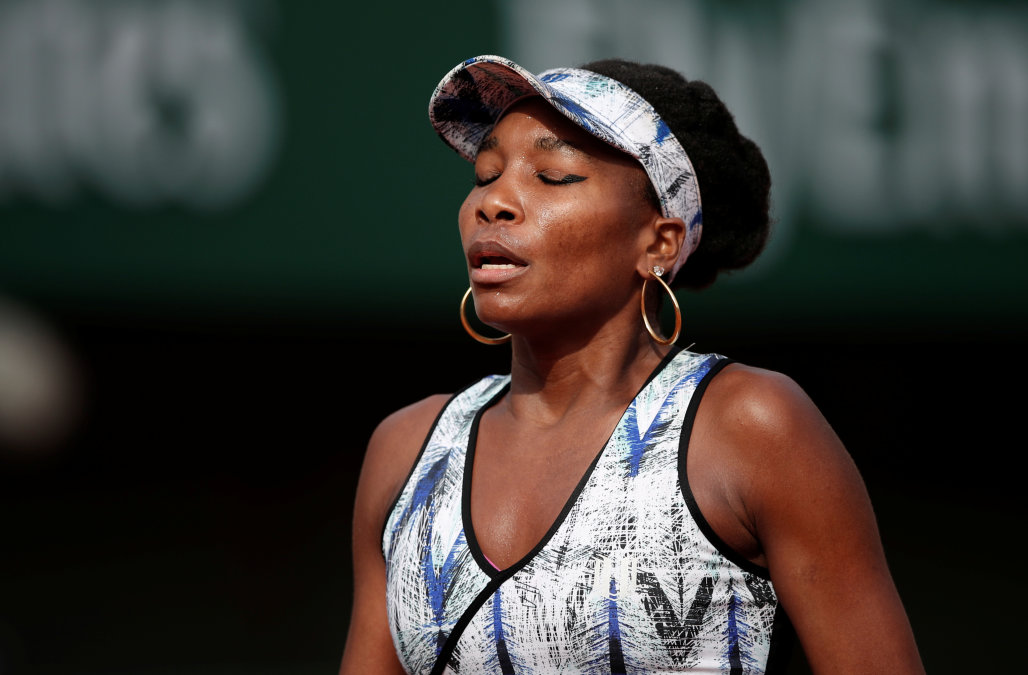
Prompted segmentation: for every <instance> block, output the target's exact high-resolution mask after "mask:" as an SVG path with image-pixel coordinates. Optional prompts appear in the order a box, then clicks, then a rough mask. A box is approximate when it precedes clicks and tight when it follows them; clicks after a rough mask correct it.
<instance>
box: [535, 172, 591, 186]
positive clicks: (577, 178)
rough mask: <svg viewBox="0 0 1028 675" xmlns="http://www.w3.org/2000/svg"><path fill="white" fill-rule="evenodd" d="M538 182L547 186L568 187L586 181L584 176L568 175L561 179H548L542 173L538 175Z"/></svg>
mask: <svg viewBox="0 0 1028 675" xmlns="http://www.w3.org/2000/svg"><path fill="white" fill-rule="evenodd" d="M538 176H539V180H541V181H542V182H544V183H546V184H547V185H569V184H571V183H581V182H582V181H584V180H585V179H586V177H585V176H579V175H578V174H574V173H569V174H568V175H566V176H564V177H563V178H556V179H554V178H550V177H549V176H547V175H546V174H544V173H540V174H538Z"/></svg>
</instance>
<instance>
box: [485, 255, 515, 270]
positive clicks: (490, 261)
mask: <svg viewBox="0 0 1028 675" xmlns="http://www.w3.org/2000/svg"><path fill="white" fill-rule="evenodd" d="M518 266H519V265H518V264H517V263H515V262H513V261H512V260H510V259H509V258H502V257H498V256H483V257H482V258H481V259H479V261H478V267H479V268H480V269H483V270H512V269H514V268H515V267H518Z"/></svg>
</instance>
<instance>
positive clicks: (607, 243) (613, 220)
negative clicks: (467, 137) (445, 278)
mask: <svg viewBox="0 0 1028 675" xmlns="http://www.w3.org/2000/svg"><path fill="white" fill-rule="evenodd" d="M647 180H648V178H647V176H646V173H645V171H644V170H643V169H642V167H641V166H640V165H639V164H638V162H636V161H635V160H634V159H633V158H631V157H629V156H628V155H625V154H624V153H621V152H619V151H617V150H615V149H613V148H611V147H610V146H608V145H606V144H605V143H603V142H602V141H600V140H598V139H596V138H595V137H593V136H591V135H590V134H588V133H587V132H585V131H584V130H582V129H580V128H579V127H577V126H576V125H575V124H573V123H572V122H570V121H569V120H568V119H567V118H565V117H564V116H563V115H561V114H560V113H559V112H557V111H556V110H554V109H553V108H552V107H550V106H549V105H548V104H547V103H545V102H544V101H543V100H542V99H539V98H531V99H526V100H525V101H523V102H520V103H518V104H516V105H515V106H513V107H512V108H511V109H510V110H509V111H508V112H507V113H506V114H505V115H504V117H503V118H502V119H501V120H500V122H499V123H498V124H497V125H496V126H495V127H494V129H493V132H492V134H491V135H490V136H489V137H487V138H486V139H485V140H484V141H483V143H482V146H481V148H480V150H479V154H478V157H477V159H476V161H475V186H474V187H473V188H472V190H471V192H470V194H469V195H468V196H467V199H465V200H464V203H463V205H462V206H461V209H460V215H459V224H460V235H461V241H462V243H463V247H464V252H465V254H466V258H467V263H468V270H469V276H470V278H471V284H472V288H473V289H474V298H475V311H476V312H477V314H478V316H479V318H481V319H482V320H483V321H484V322H486V323H487V324H489V325H491V326H493V327H495V328H498V329H500V330H504V331H507V332H514V333H521V334H526V333H530V332H533V331H539V330H545V329H546V328H547V327H549V328H550V329H552V330H561V331H566V330H568V329H569V328H571V327H575V326H580V327H587V326H592V327H595V324H596V322H603V321H606V320H608V319H609V318H610V317H612V316H614V315H615V314H617V313H619V312H622V311H626V309H627V308H628V307H629V305H631V303H632V302H633V301H634V302H637V298H638V296H637V292H638V290H639V287H640V285H641V281H640V276H639V273H638V271H637V270H638V269H640V265H643V266H642V267H641V269H646V267H645V263H644V262H641V261H643V259H644V258H645V256H646V250H647V247H648V246H651V245H652V238H653V235H652V228H651V227H647V226H648V225H651V224H652V223H653V222H654V219H656V218H659V216H660V214H659V212H658V211H657V209H656V208H655V207H654V205H653V204H652V203H651V202H650V201H649V200H647V199H646V197H645V194H646V193H645V185H646V181H647ZM629 311H635V312H636V314H637V313H638V308H637V306H633V307H632V309H631V310H629Z"/></svg>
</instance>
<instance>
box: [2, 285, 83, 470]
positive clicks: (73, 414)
mask: <svg viewBox="0 0 1028 675" xmlns="http://www.w3.org/2000/svg"><path fill="white" fill-rule="evenodd" d="M79 385H80V383H79V376H78V372H77V368H76V367H75V364H74V359H73V358H72V355H71V353H70V352H69V350H68V349H67V347H66V346H65V345H64V344H63V343H62V342H61V340H59V339H58V337H57V336H56V335H55V334H54V332H53V330H52V329H51V328H50V327H48V326H46V325H45V323H44V322H43V321H42V320H40V319H39V318H37V317H35V316H33V315H31V314H30V313H29V312H28V311H27V310H25V309H23V308H20V307H17V306H15V305H14V304H13V303H11V302H9V301H6V300H3V299H0V459H3V460H9V459H33V458H34V457H35V456H39V455H44V454H46V455H48V454H51V453H52V452H55V451H57V450H59V449H60V448H61V447H62V444H63V443H64V442H65V441H66V440H68V438H69V434H70V433H71V431H72V429H73V428H74V426H75V423H76V421H77V419H78V414H79V404H80V400H79V394H80V386H79Z"/></svg>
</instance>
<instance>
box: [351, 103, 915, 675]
mask: <svg viewBox="0 0 1028 675" xmlns="http://www.w3.org/2000/svg"><path fill="white" fill-rule="evenodd" d="M475 177H476V185H475V187H474V188H473V189H472V190H471V192H470V194H469V195H468V197H467V198H466V199H465V201H464V203H463V205H462V206H461V208H460V212H459V225H460V234H461V240H462V243H463V246H464V250H465V254H466V259H467V264H468V271H469V278H470V280H471V283H472V288H473V291H474V299H475V308H476V311H477V313H478V315H479V317H480V318H481V319H482V320H483V321H485V322H486V323H487V324H489V325H491V326H493V327H495V328H496V329H498V330H501V331H503V332H509V333H512V334H513V336H514V337H513V340H512V343H511V355H512V362H511V387H510V391H509V393H508V394H507V395H506V396H505V397H504V398H503V399H502V400H501V401H500V402H499V403H498V404H497V405H495V406H494V407H492V408H490V409H489V410H487V411H486V412H485V413H484V414H483V416H482V420H481V426H480V431H479V437H478V445H477V446H476V455H475V464H474V470H473V475H472V486H471V517H472V521H473V527H474V530H475V532H476V533H477V535H478V542H479V545H480V546H481V548H482V550H483V552H484V553H485V555H486V556H487V557H488V558H489V559H490V560H492V561H493V562H494V563H495V564H496V565H497V566H498V567H500V568H503V567H505V566H507V565H510V564H511V563H513V562H515V561H517V560H519V559H520V558H521V557H523V556H524V555H525V554H526V553H527V552H528V551H530V550H531V549H532V548H533V547H534V546H535V545H536V543H538V541H539V540H540V539H541V538H542V537H543V535H544V534H545V532H546V531H547V530H548V529H549V527H550V525H551V524H552V523H553V522H554V520H555V519H556V517H557V515H558V513H559V511H560V509H561V508H562V507H563V505H564V503H565V502H566V501H567V499H568V497H569V495H570V494H571V492H572V490H573V489H574V487H575V485H576V484H577V483H578V482H579V480H580V478H581V477H582V475H583V474H584V473H585V472H586V470H587V468H588V465H589V463H590V462H591V460H592V459H593V458H594V457H595V455H596V453H597V452H598V451H599V449H600V447H601V446H602V445H603V443H604V442H605V441H606V439H607V437H608V436H609V435H610V433H611V430H612V429H613V428H614V426H615V425H616V423H617V420H618V419H619V418H620V416H621V414H622V413H623V412H624V410H625V408H626V407H627V406H628V405H629V403H630V402H631V400H632V398H633V397H634V395H635V393H636V392H637V391H638V389H639V387H640V386H641V385H642V383H643V382H644V381H645V379H646V378H647V376H648V375H649V374H650V372H652V370H653V369H654V368H655V367H656V365H657V364H658V363H659V362H660V360H661V359H662V358H663V356H664V355H665V354H666V353H667V348H666V347H660V346H659V345H656V344H655V343H653V342H652V341H651V339H650V338H649V336H648V335H647V333H646V331H645V329H644V328H643V325H642V318H641V316H640V314H639V295H640V292H641V289H642V282H643V280H644V279H645V278H646V277H647V275H648V273H649V270H650V268H651V267H652V266H653V265H661V266H663V267H665V268H670V267H671V264H672V263H673V262H674V260H675V259H676V258H677V254H678V251H679V249H680V247H681V245H682V240H683V236H684V224H683V223H682V222H681V220H679V219H670V218H665V217H662V216H661V215H660V213H659V212H658V211H657V210H656V208H655V207H654V206H652V204H650V203H649V202H648V201H646V199H645V198H644V190H643V186H644V185H645V181H646V177H645V174H644V173H643V171H642V169H641V167H640V166H639V165H638V164H637V163H636V162H635V161H634V160H632V159H631V158H629V157H627V156H625V155H622V154H621V153H619V152H617V151H615V150H613V149H611V148H609V147H608V146H606V145H604V144H603V143H602V142H600V141H598V140H596V139H594V138H593V137H592V136H590V135H588V134H587V133H586V132H584V131H582V130H581V129H579V128H578V127H576V126H574V125H573V124H571V123H570V122H568V121H567V120H566V119H565V118H563V117H562V116H561V115H560V114H559V113H557V112H556V111H554V110H553V109H552V108H550V107H549V106H548V105H547V104H545V103H544V102H542V101H541V100H539V99H527V100H525V101H523V102H521V103H519V104H517V105H515V106H514V107H512V108H511V110H509V111H508V113H507V114H506V115H505V116H504V117H503V118H502V119H501V121H500V122H499V123H498V124H497V125H496V127H495V128H494V130H493V133H492V135H491V136H490V137H489V138H487V139H486V141H485V142H484V144H483V146H482V149H481V152H480V154H479V156H478V158H477V161H476V163H475ZM447 399H448V396H447V395H436V396H431V397H428V398H426V399H423V400H421V401H418V402H417V403H414V404H412V405H410V406H408V407H406V408H403V409H401V410H399V411H397V412H395V413H393V414H392V415H390V416H389V417H387V418H386V419H385V420H383V421H382V423H381V424H380V425H379V426H378V428H377V429H376V430H375V432H374V434H373V435H372V438H371V440H370V442H369V444H368V449H367V453H366V456H365V460H364V465H363V468H362V472H361V478H360V482H359V486H358V490H357V496H356V501H355V510H354V521H353V555H354V568H355V583H354V604H353V613H352V618H351V622H350V629H349V634H348V637H347V644H346V648H345V650H344V653H343V661H342V665H341V668H340V673H342V674H344V675H349V674H356V673H368V672H374V673H402V672H403V669H402V667H401V666H400V664H399V662H398V661H397V658H396V655H395V651H394V649H393V645H392V641H391V638H390V634H389V627H388V621H387V618H386V609H385V606H386V598H385V565H384V560H383V557H382V552H381V541H380V539H379V537H380V535H381V531H382V526H383V523H384V521H385V518H386V515H387V514H386V511H387V509H388V508H389V505H390V504H391V503H392V502H393V500H394V499H395V497H396V495H397V494H398V492H399V490H400V489H401V488H402V483H403V481H404V479H405V478H406V476H407V475H408V473H409V471H410V468H411V466H412V464H413V462H414V460H415V457H416V455H417V453H418V451H419V450H420V447H421V444H422V442H423V441H424V438H425V436H426V434H427V433H428V431H429V429H430V427H431V424H432V422H433V420H434V419H435V418H436V415H437V414H438V413H439V411H440V409H441V408H442V406H443V404H444V403H445V402H446V400H447ZM687 472H688V476H689V481H690V485H691V486H692V489H693V492H694V495H695V497H696V499H697V502H698V504H699V507H700V509H701V511H702V512H703V514H704V516H705V517H706V519H707V520H708V522H709V523H710V524H711V526H712V527H713V528H714V530H715V532H716V533H717V534H718V536H720V537H721V538H722V539H723V540H724V541H725V542H726V543H728V544H729V545H730V546H731V547H732V548H734V549H735V550H736V551H738V552H740V553H741V554H742V555H743V556H744V557H746V558H747V559H749V560H750V561H752V562H754V563H756V564H759V565H762V566H766V567H767V568H768V569H769V570H770V573H771V578H772V581H773V583H774V586H775V590H776V592H777V594H778V595H779V598H780V600H781V602H782V603H783V606H784V607H785V609H786V611H787V612H788V615H789V617H790V619H791V620H792V622H793V624H794V626H795V628H796V630H797V634H798V636H799V639H800V642H801V644H802V646H803V649H804V651H805V652H806V654H807V659H808V661H809V663H810V665H811V667H812V668H813V670H814V672H817V673H841V674H846V673H869V674H870V673H874V674H879V673H898V674H905V673H923V672H924V669H923V667H922V666H921V662H920V657H919V656H918V653H917V648H916V645H915V642H914V639H913V635H912V632H911V629H910V626H909V623H908V621H907V618H906V614H905V612H904V609H903V606H902V604H901V602H900V599H899V596H898V594H897V593H896V589H895V587H894V584H893V581H892V578H891V576H890V574H889V571H888V568H887V566H886V562H885V556H884V553H883V551H882V547H881V543H880V540H879V536H878V532H877V527H876V524H875V520H874V516H873V513H872V510H871V505H870V502H869V500H868V497H867V494H866V490H865V488H864V485H863V481H862V479H861V478H860V476H859V474H858V472H857V470H856V467H855V466H854V464H853V462H852V460H851V459H850V456H849V455H848V453H847V452H846V450H845V448H844V447H843V446H842V444H841V442H840V441H839V440H838V438H837V437H836V435H835V433H834V432H833V431H832V429H831V427H830V426H829V425H828V423H827V422H826V421H825V419H824V418H823V417H822V415H821V414H820V412H819V411H818V410H817V408H816V407H815V406H814V404H813V403H812V402H811V401H810V399H809V398H808V397H807V396H806V395H805V393H804V392H803V391H802V390H801V389H800V388H799V387H798V386H797V385H796V384H795V383H794V382H793V381H792V380H790V379H789V378H787V377H785V376H783V375H780V374H778V373H774V372H769V371H765V370H760V369H755V368H750V367H747V366H743V365H739V364H734V365H731V366H729V367H727V368H726V369H724V370H723V371H722V372H721V373H719V374H718V375H717V376H716V377H715V378H714V379H713V380H712V381H711V383H710V386H709V387H708V389H707V392H706V394H705V396H704V398H703V400H702V403H701V404H700V407H699V410H698V412H697V418H696V423H695V426H694V429H693V433H692V437H691V440H690V452H689V460H688V466H687ZM512 475H530V476H532V477H533V480H531V481H525V480H510V477H511V476H512Z"/></svg>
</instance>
